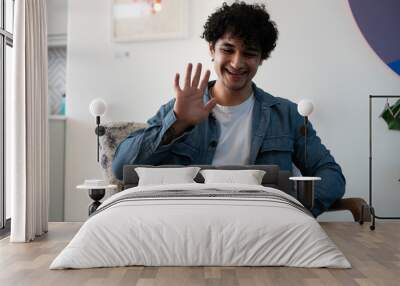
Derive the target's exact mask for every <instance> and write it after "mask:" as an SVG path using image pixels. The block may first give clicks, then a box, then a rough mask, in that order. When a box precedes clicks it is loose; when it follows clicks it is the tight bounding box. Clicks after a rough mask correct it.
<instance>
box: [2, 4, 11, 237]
mask: <svg viewBox="0 0 400 286" xmlns="http://www.w3.org/2000/svg"><path fill="white" fill-rule="evenodd" d="M13 23H14V0H0V228H1V229H2V232H4V229H5V226H6V225H7V226H8V227H9V224H6V221H7V218H9V216H10V210H9V204H7V203H6V202H7V201H9V197H10V195H9V193H8V192H6V187H5V183H6V182H5V170H6V168H5V154H6V152H5V146H6V136H5V131H6V120H5V112H6V104H7V100H6V98H7V97H9V96H10V93H11V72H12V66H13V63H12V54H11V52H12V47H13V29H14V27H13V26H14V25H13ZM2 232H0V235H1V234H2Z"/></svg>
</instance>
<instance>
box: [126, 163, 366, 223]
mask: <svg viewBox="0 0 400 286" xmlns="http://www.w3.org/2000/svg"><path fill="white" fill-rule="evenodd" d="M190 166H194V167H200V168H201V169H219V170H238V169H241V170H243V169H257V170H264V171H266V174H265V175H264V177H263V180H262V185H263V186H266V187H273V188H276V189H279V190H281V191H284V192H285V193H287V194H289V195H291V196H295V190H294V187H293V182H292V181H290V180H289V177H290V176H291V173H290V172H289V171H283V170H280V169H279V166H277V165H248V166H237V165H235V166H211V165H190ZM136 167H150V168H161V167H162V168H165V167H170V168H179V167H183V166H180V165H161V166H150V165H125V166H124V169H123V181H122V182H123V186H122V188H123V189H127V188H132V187H136V186H137V185H138V182H139V177H138V175H137V173H136V172H135V168H136ZM194 180H195V181H196V182H197V183H204V178H203V177H202V176H201V175H200V173H199V174H198V175H197V176H196V178H195V179H194ZM341 210H347V211H350V212H351V213H352V215H353V219H354V221H356V222H359V223H360V224H363V223H364V222H365V221H371V215H370V213H369V207H368V204H367V203H366V201H365V200H363V199H362V198H342V199H339V200H337V201H336V202H335V203H334V204H333V205H332V206H331V208H330V209H329V210H328V211H341Z"/></svg>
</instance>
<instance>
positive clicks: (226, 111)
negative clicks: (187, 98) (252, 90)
mask: <svg viewBox="0 0 400 286" xmlns="http://www.w3.org/2000/svg"><path fill="white" fill-rule="evenodd" d="M254 100H255V99H254V94H251V95H250V96H249V98H248V99H246V100H245V101H243V102H242V103H241V104H239V105H235V106H222V105H219V104H217V105H216V106H215V107H214V109H213V111H212V113H213V115H214V117H215V118H216V119H217V122H218V125H219V127H220V130H221V134H220V137H219V140H218V145H217V149H216V150H215V154H214V158H213V161H212V165H246V164H249V161H250V145H251V121H252V120H251V119H252V114H253V106H254Z"/></svg>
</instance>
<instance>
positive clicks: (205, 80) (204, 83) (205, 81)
mask: <svg viewBox="0 0 400 286" xmlns="http://www.w3.org/2000/svg"><path fill="white" fill-rule="evenodd" d="M210 74H211V72H210V70H207V71H206V74H205V75H204V77H203V79H202V80H201V84H200V87H199V88H200V90H201V91H202V92H204V90H205V89H206V87H207V84H208V80H209V79H210Z"/></svg>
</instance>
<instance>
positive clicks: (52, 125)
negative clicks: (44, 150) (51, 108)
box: [49, 116, 66, 221]
mask: <svg viewBox="0 0 400 286" xmlns="http://www.w3.org/2000/svg"><path fill="white" fill-rule="evenodd" d="M65 121H66V120H65V117H63V116H50V119H49V141H50V151H49V153H50V183H49V201H50V202H49V221H64V174H65V172H64V169H65V168H64V166H65V163H64V162H65V123H66V122H65Z"/></svg>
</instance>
